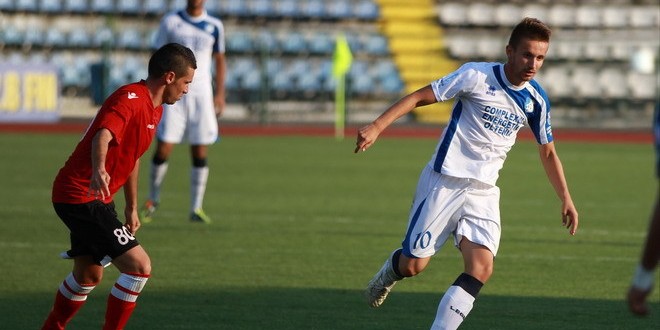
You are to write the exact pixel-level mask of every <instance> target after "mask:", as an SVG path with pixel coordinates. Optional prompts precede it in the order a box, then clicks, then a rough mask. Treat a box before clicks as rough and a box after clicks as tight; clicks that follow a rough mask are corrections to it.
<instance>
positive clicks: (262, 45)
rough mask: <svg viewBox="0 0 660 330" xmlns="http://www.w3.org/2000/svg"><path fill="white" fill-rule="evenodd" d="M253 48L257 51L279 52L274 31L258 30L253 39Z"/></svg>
mask: <svg viewBox="0 0 660 330" xmlns="http://www.w3.org/2000/svg"><path fill="white" fill-rule="evenodd" d="M254 50H255V51H257V52H260V51H262V50H264V51H266V52H267V53H269V54H273V53H277V52H279V51H280V44H279V41H278V39H277V36H276V35H275V33H274V32H272V31H271V30H268V29H264V30H261V31H259V34H258V35H257V37H256V40H255V45H254Z"/></svg>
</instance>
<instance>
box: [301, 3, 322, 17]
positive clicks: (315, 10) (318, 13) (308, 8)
mask: <svg viewBox="0 0 660 330" xmlns="http://www.w3.org/2000/svg"><path fill="white" fill-rule="evenodd" d="M302 15H303V16H304V17H307V18H310V19H321V18H323V17H324V16H325V4H324V2H323V0H307V1H305V3H304V4H303V6H302Z"/></svg>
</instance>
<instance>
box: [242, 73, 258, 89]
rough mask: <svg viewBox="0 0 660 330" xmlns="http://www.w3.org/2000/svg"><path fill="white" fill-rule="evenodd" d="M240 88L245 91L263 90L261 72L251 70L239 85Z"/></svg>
mask: <svg viewBox="0 0 660 330" xmlns="http://www.w3.org/2000/svg"><path fill="white" fill-rule="evenodd" d="M239 86H240V88H241V89H242V90H245V91H251V92H254V91H258V90H259V89H260V88H261V73H260V72H259V70H251V71H250V72H247V73H246V74H245V75H244V76H243V77H242V78H241V82H240V84H239Z"/></svg>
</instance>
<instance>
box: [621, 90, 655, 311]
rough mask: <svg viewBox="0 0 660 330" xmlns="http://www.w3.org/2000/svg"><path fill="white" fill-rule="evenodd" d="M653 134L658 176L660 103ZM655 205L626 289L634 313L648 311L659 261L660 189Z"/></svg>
mask: <svg viewBox="0 0 660 330" xmlns="http://www.w3.org/2000/svg"><path fill="white" fill-rule="evenodd" d="M653 133H654V135H655V157H656V158H655V169H656V178H660V103H658V106H657V108H656V110H655V121H654V122H653ZM655 198H656V200H655V207H654V208H653V213H652V214H651V220H650V223H649V229H648V233H647V234H646V241H645V243H644V246H643V248H642V256H641V257H640V260H639V264H638V265H637V268H636V269H635V274H634V276H633V279H632V283H631V284H630V288H629V289H628V295H627V297H626V298H627V300H628V308H629V309H630V311H631V312H632V313H634V314H636V315H640V316H645V315H647V314H648V313H649V306H648V303H647V301H646V299H647V298H648V296H649V295H650V294H651V290H653V284H654V283H653V282H654V275H653V274H654V273H655V269H656V267H657V266H658V262H660V189H658V192H657V194H656V196H655Z"/></svg>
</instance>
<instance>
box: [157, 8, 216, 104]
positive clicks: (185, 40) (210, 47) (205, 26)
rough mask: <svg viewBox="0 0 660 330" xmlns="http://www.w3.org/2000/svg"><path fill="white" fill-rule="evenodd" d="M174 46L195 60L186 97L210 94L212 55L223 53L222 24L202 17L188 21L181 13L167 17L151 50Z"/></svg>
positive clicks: (184, 13)
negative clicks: (176, 45)
mask: <svg viewBox="0 0 660 330" xmlns="http://www.w3.org/2000/svg"><path fill="white" fill-rule="evenodd" d="M170 42H176V43H179V44H182V45H184V46H186V47H188V48H190V49H191V50H192V51H193V53H194V54H195V58H196V60H197V70H195V77H194V78H193V82H192V83H191V84H190V86H189V92H188V93H190V94H194V93H200V92H208V91H209V90H212V81H211V72H212V69H213V54H215V53H221V54H224V52H225V31H224V26H223V24H222V21H220V20H219V19H217V18H215V17H213V16H209V15H208V14H207V12H206V10H204V12H203V13H202V15H200V16H195V17H192V16H190V15H188V13H187V12H186V11H185V10H179V11H175V12H171V13H169V14H167V15H166V16H165V17H163V19H162V20H161V22H160V27H159V28H158V31H157V33H156V39H155V44H154V46H155V48H160V47H162V46H163V45H165V44H167V43H170Z"/></svg>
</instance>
